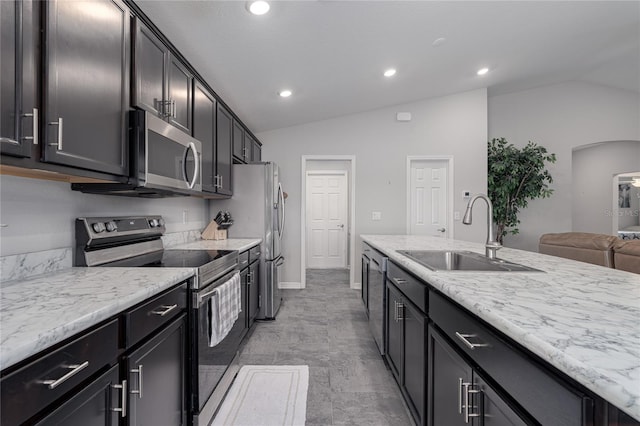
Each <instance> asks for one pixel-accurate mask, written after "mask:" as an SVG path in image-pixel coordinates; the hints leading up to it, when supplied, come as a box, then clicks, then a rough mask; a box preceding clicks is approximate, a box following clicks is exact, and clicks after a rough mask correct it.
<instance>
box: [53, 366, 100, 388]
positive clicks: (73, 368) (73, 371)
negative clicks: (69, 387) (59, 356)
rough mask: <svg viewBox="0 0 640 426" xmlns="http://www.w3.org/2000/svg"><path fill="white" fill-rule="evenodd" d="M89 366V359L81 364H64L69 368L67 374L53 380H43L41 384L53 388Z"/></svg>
mask: <svg viewBox="0 0 640 426" xmlns="http://www.w3.org/2000/svg"><path fill="white" fill-rule="evenodd" d="M88 366H89V361H85V362H83V363H82V364H73V365H65V366H64V368H68V369H71V371H69V372H68V373H67V374H65V375H64V376H62V377H60V378H59V379H55V380H43V381H42V384H43V385H47V387H48V388H49V389H55V388H57V387H58V386H60V385H61V384H63V383H64V382H66V381H67V380H69V379H70V378H72V377H73V376H75V375H76V374H78V373H79V372H81V371H82V370H84V369H85V368H87V367H88Z"/></svg>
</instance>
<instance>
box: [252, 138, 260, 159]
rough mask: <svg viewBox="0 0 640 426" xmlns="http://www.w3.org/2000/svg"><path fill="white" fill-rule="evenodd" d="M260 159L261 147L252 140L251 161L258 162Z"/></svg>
mask: <svg viewBox="0 0 640 426" xmlns="http://www.w3.org/2000/svg"><path fill="white" fill-rule="evenodd" d="M261 161H262V147H261V146H260V144H259V143H258V142H257V141H253V148H252V150H251V162H252V163H259V162H261Z"/></svg>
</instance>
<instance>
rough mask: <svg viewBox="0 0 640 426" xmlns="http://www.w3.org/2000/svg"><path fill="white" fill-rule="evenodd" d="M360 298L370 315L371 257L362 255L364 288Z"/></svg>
mask: <svg viewBox="0 0 640 426" xmlns="http://www.w3.org/2000/svg"><path fill="white" fill-rule="evenodd" d="M360 298H361V299H362V304H363V305H364V311H365V313H366V314H367V317H368V316H369V258H368V257H367V256H364V255H363V256H362V289H361V291H360Z"/></svg>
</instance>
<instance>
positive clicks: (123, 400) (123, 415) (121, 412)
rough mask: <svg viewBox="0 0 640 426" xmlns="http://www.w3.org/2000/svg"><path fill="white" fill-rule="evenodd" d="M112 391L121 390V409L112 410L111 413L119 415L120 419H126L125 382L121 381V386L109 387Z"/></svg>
mask: <svg viewBox="0 0 640 426" xmlns="http://www.w3.org/2000/svg"><path fill="white" fill-rule="evenodd" d="M111 387H112V388H114V389H122V399H121V404H122V405H121V408H112V409H111V411H116V412H119V413H120V417H127V396H128V395H127V381H126V380H123V381H122V384H121V385H111Z"/></svg>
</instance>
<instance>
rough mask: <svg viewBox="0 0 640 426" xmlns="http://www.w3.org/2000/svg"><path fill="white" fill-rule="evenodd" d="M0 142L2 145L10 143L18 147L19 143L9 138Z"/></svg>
mask: <svg viewBox="0 0 640 426" xmlns="http://www.w3.org/2000/svg"><path fill="white" fill-rule="evenodd" d="M0 142H2V143H10V144H11V145H20V142H18V141H17V140H15V139H11V138H4V137H3V138H0Z"/></svg>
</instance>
